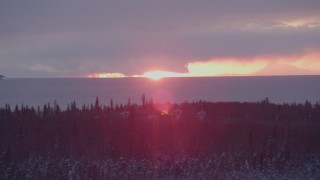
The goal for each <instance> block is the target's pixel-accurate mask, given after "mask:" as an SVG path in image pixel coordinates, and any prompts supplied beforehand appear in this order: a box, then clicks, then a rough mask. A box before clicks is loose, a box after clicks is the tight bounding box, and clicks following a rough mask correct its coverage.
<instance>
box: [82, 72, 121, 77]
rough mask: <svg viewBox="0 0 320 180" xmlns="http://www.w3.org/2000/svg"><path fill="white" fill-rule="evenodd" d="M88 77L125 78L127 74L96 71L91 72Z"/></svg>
mask: <svg viewBox="0 0 320 180" xmlns="http://www.w3.org/2000/svg"><path fill="white" fill-rule="evenodd" d="M88 77H89V78H123V77H126V76H125V75H124V74H122V73H95V74H90V75H89V76H88Z"/></svg>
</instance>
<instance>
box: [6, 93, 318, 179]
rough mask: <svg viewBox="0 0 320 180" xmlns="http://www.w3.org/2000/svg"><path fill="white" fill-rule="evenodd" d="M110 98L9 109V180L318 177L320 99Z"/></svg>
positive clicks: (7, 146) (7, 143)
mask: <svg viewBox="0 0 320 180" xmlns="http://www.w3.org/2000/svg"><path fill="white" fill-rule="evenodd" d="M93 102H94V100H93ZM107 104H108V105H105V104H103V103H101V102H100V101H99V98H98V97H97V98H96V100H95V102H94V103H93V104H90V105H78V104H77V103H76V102H71V103H70V104H69V105H68V107H67V108H66V109H62V108H60V106H59V105H58V103H56V102H55V103H53V104H50V103H47V104H45V105H44V106H43V107H40V106H38V107H29V106H27V105H23V104H22V105H16V106H15V107H10V105H5V106H3V107H1V108H0V177H1V179H320V140H319V139H320V131H319V129H320V104H319V103H315V104H312V103H310V102H308V101H306V102H305V103H290V104H289V103H284V104H275V103H271V102H269V100H268V98H266V99H264V100H261V101H258V102H206V101H201V100H200V101H196V102H183V103H170V102H168V103H165V104H159V103H156V102H153V100H152V98H151V99H150V100H147V98H146V97H145V95H142V97H141V103H140V104H134V103H131V102H130V98H129V99H128V103H126V104H115V103H114V102H113V100H111V101H110V102H109V103H107Z"/></svg>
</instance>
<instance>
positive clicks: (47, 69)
mask: <svg viewBox="0 0 320 180" xmlns="http://www.w3.org/2000/svg"><path fill="white" fill-rule="evenodd" d="M28 69H29V70H32V71H44V72H49V73H65V71H62V70H57V69H55V68H53V67H50V66H48V65H43V64H36V65H33V66H30V67H29V68H28Z"/></svg>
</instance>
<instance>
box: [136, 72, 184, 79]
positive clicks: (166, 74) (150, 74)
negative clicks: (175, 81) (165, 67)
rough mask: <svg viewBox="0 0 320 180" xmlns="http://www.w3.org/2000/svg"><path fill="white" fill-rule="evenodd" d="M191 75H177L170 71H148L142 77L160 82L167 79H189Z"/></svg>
mask: <svg viewBox="0 0 320 180" xmlns="http://www.w3.org/2000/svg"><path fill="white" fill-rule="evenodd" d="M187 76H189V74H187V73H176V72H169V71H148V72H145V73H144V74H143V75H142V76H141V77H146V78H149V79H152V80H160V79H162V78H166V77H187Z"/></svg>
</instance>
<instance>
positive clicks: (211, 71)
mask: <svg viewBox="0 0 320 180" xmlns="http://www.w3.org/2000/svg"><path fill="white" fill-rule="evenodd" d="M266 65H267V62H264V61H261V60H255V61H250V62H246V61H245V62H243V60H242V61H241V60H237V59H222V60H220V59H219V60H212V61H206V62H191V63H189V64H188V66H187V67H188V70H189V73H190V74H191V75H192V76H230V75H233V76H234V75H249V74H252V73H254V72H256V71H258V70H260V69H262V68H263V67H265V66H266Z"/></svg>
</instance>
